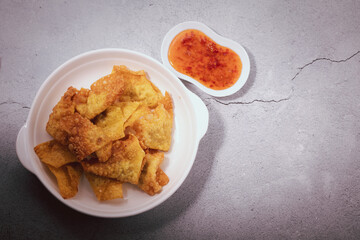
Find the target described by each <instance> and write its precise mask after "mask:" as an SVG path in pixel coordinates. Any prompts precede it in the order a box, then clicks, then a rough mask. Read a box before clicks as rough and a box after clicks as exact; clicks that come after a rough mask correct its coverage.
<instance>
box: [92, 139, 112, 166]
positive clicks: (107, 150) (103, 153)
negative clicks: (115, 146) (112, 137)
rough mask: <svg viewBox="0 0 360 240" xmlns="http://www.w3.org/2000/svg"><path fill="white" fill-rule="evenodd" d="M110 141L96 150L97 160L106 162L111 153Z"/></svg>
mask: <svg viewBox="0 0 360 240" xmlns="http://www.w3.org/2000/svg"><path fill="white" fill-rule="evenodd" d="M111 149H112V142H109V143H108V144H106V145H105V146H103V147H102V148H100V149H99V150H97V151H96V156H97V157H98V159H99V162H106V161H107V160H108V159H109V158H110V157H111V154H112V150H111Z"/></svg>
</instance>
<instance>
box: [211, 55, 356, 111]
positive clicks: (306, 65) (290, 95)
mask: <svg viewBox="0 0 360 240" xmlns="http://www.w3.org/2000/svg"><path fill="white" fill-rule="evenodd" d="M359 53H360V50H358V51H357V52H356V53H354V54H352V55H351V56H350V57H348V58H345V59H340V60H334V59H331V58H324V57H322V58H316V59H314V60H312V61H311V62H309V63H307V64H305V65H304V66H302V67H300V68H298V69H299V71H298V72H297V73H296V74H295V75H294V77H292V78H291V81H294V80H295V78H296V77H297V76H298V75H299V74H300V73H301V71H302V70H304V69H305V68H306V67H308V66H310V65H312V64H313V63H315V62H318V61H329V62H333V63H343V62H347V61H349V60H350V59H352V58H353V57H355V56H356V55H358V54H359ZM294 91H295V88H294V86H292V87H291V92H290V94H289V96H288V97H286V98H281V99H278V100H275V99H271V100H263V99H254V100H252V101H249V102H242V101H234V102H222V101H220V100H218V99H215V98H207V100H209V99H211V100H214V101H215V102H217V103H220V104H222V105H233V104H239V105H250V104H253V103H256V102H260V103H279V102H283V101H288V100H290V99H291V97H292V94H293V93H294Z"/></svg>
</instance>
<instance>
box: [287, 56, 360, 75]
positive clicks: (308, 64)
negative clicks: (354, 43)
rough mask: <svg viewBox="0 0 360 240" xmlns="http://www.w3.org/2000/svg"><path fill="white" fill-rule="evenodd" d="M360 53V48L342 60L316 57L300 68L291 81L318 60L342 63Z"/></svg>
mask: <svg viewBox="0 0 360 240" xmlns="http://www.w3.org/2000/svg"><path fill="white" fill-rule="evenodd" d="M359 53H360V50H359V51H357V52H356V53H354V54H353V55H351V56H350V57H348V58H345V59H340V60H334V59H331V58H324V57H322V58H316V59H314V60H312V61H311V62H309V63H307V64H305V65H304V66H302V67H300V68H298V69H299V71H298V72H297V73H296V74H295V75H294V77H293V78H292V79H291V81H294V79H295V78H296V77H297V76H298V75H299V74H300V73H301V71H302V70H304V69H305V68H306V67H308V66H310V65H312V64H313V63H315V62H318V61H328V62H333V63H342V62H347V61H349V60H350V59H352V58H353V57H355V56H356V55H358V54H359Z"/></svg>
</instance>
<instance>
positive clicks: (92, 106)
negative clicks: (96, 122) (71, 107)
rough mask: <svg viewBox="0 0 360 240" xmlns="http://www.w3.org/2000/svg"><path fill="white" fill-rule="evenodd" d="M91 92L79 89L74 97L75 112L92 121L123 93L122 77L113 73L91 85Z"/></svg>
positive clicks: (117, 73)
mask: <svg viewBox="0 0 360 240" xmlns="http://www.w3.org/2000/svg"><path fill="white" fill-rule="evenodd" d="M90 88H91V90H86V89H81V91H80V94H78V97H76V99H75V102H76V110H77V111H78V112H79V113H80V114H81V115H82V116H84V117H86V118H88V119H93V118H94V117H95V116H96V115H98V114H100V113H101V112H103V111H104V110H105V109H106V108H108V107H109V106H111V105H112V104H113V103H114V102H115V100H116V98H117V97H118V96H119V95H121V94H122V92H123V91H124V76H123V75H122V74H120V73H119V72H113V73H111V74H109V75H107V76H105V77H102V78H100V79H99V80H97V81H96V82H94V83H93V84H92V85H91V87H90Z"/></svg>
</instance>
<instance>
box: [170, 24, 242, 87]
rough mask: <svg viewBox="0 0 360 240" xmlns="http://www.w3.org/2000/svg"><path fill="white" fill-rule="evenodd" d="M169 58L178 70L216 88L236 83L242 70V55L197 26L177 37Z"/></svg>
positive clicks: (172, 43) (171, 46) (173, 41)
mask: <svg viewBox="0 0 360 240" xmlns="http://www.w3.org/2000/svg"><path fill="white" fill-rule="evenodd" d="M168 58H169V62H170V64H171V65H172V66H173V67H174V68H175V69H176V70H177V71H178V72H180V73H182V74H185V75H188V76H190V77H192V78H193V79H196V80H197V81H199V82H200V83H201V84H203V85H204V86H206V87H208V88H211V89H214V90H223V89H226V88H229V87H231V86H232V85H234V84H235V83H236V81H237V80H238V79H239V77H240V73H241V69H242V63H241V60H240V57H239V56H238V55H237V54H236V53H235V52H234V51H233V50H231V49H229V48H227V47H223V46H220V45H219V44H217V43H216V42H214V41H213V40H212V39H211V38H209V37H208V36H207V35H205V34H204V33H203V32H201V31H199V30H195V29H188V30H185V31H183V32H181V33H179V34H178V35H176V36H175V38H174V39H173V40H172V42H171V44H170V47H169V52H168Z"/></svg>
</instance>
